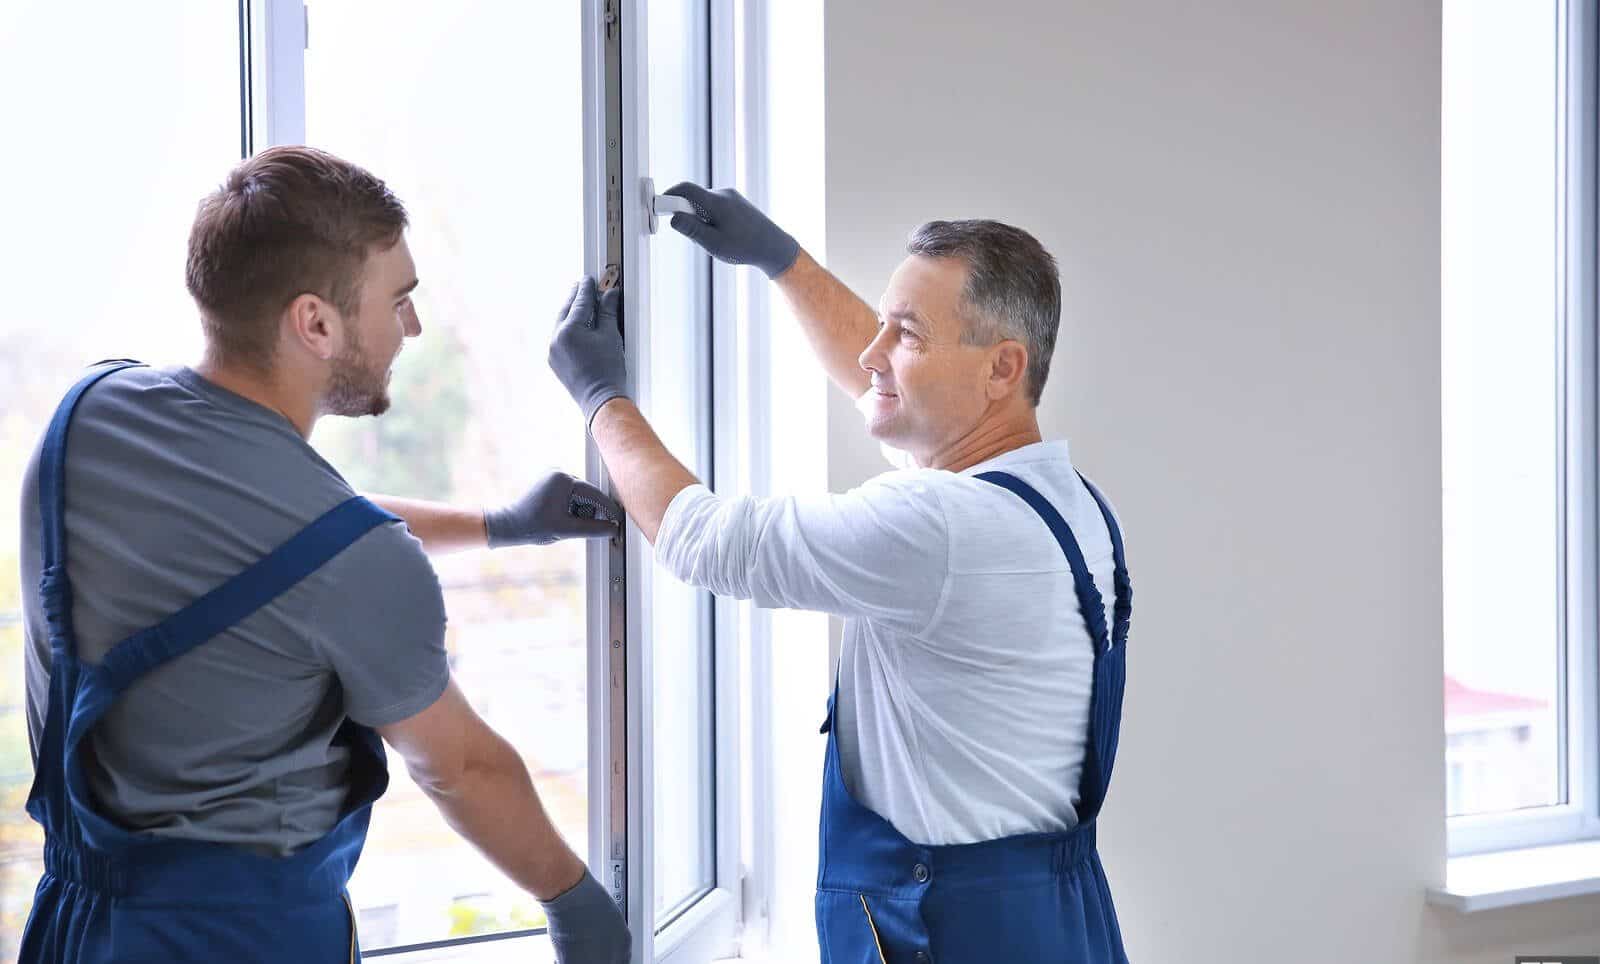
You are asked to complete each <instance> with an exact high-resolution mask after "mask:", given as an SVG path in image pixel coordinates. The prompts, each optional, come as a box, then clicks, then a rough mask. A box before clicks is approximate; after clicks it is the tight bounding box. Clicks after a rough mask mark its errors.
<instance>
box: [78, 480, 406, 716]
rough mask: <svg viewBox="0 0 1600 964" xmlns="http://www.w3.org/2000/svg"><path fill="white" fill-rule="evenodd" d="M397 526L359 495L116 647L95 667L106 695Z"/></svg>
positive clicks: (334, 508) (239, 619)
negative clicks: (381, 529) (386, 526)
mask: <svg viewBox="0 0 1600 964" xmlns="http://www.w3.org/2000/svg"><path fill="white" fill-rule="evenodd" d="M397 521H399V519H398V517H397V516H394V515H391V514H390V513H388V512H386V511H384V510H383V509H380V508H378V506H376V505H374V504H373V503H372V502H370V501H368V500H367V499H365V498H362V497H361V496H354V497H352V498H350V499H347V500H346V501H344V502H341V503H339V504H338V505H336V506H334V507H333V508H332V509H329V510H328V511H327V512H326V513H324V514H323V515H322V516H321V517H320V518H318V519H317V520H316V521H314V522H312V523H311V524H310V525H308V526H306V527H305V528H304V529H301V530H300V531H299V532H297V533H295V534H294V535H293V536H291V537H290V538H289V540H288V541H287V542H285V543H283V544H282V545H280V546H278V548H276V549H274V550H272V551H271V552H270V553H268V554H267V555H266V556H264V557H262V558H261V559H260V560H258V561H257V562H256V563H255V564H254V565H252V566H251V567H250V568H248V569H246V570H244V571H243V572H241V573H239V574H238V575H236V576H234V577H233V578H232V579H229V580H228V581H227V582H225V583H223V584H222V585H220V586H218V587H217V588H215V589H213V590H211V591H210V592H208V593H206V594H205V595H204V596H201V597H200V598H199V599H197V600H195V601H194V602H192V603H190V604H189V605H188V606H185V607H184V608H183V609H181V610H179V611H178V612H176V613H174V614H173V615H171V616H169V617H167V618H166V619H164V620H162V621H161V622H160V623H158V624H157V625H155V626H152V627H150V628H149V629H145V630H141V631H140V632H137V633H135V634H133V635H132V636H130V637H128V638H127V639H125V640H123V641H122V642H120V643H118V644H117V645H116V646H115V647H113V648H112V650H111V652H109V653H107V654H106V657H105V659H104V660H102V661H101V662H100V665H99V667H98V672H99V674H100V675H101V677H102V678H103V679H104V681H105V683H106V684H107V685H108V686H109V687H110V688H111V690H112V691H114V692H121V691H122V690H123V689H125V688H126V687H127V686H128V685H129V684H131V683H132V682H133V681H134V680H136V679H138V678H139V677H141V676H143V675H144V674H146V673H148V672H150V671H151V670H153V669H155V668H156V667H158V666H160V665H162V664H163V663H166V662H169V661H170V660H174V659H177V658H178V657H179V656H182V655H183V654H184V653H187V652H189V651H190V650H192V649H195V648H197V647H199V646H200V645H201V644H202V643H205V642H207V641H208V640H210V639H212V638H214V637H215V636H217V635H218V634H219V633H221V632H222V631H223V630H225V629H227V628H228V627H230V626H232V625H234V624H236V623H238V622H240V621H242V620H244V619H245V618H247V617H248V616H250V615H251V614H252V613H254V612H255V611H256V610H258V609H260V608H261V607H263V606H265V605H266V604H267V603H270V602H271V601H272V600H274V599H276V598H278V597H279V596H280V595H282V594H283V593H285V592H287V591H288V590H289V589H290V588H292V587H293V586H294V585H295V584H296V583H298V582H300V580H302V579H304V578H305V577H307V576H309V575H311V574H312V573H313V572H316V571H317V570H318V569H320V568H322V566H323V565H324V564H326V563H327V562H328V561H329V560H331V559H332V558H333V557H334V556H337V555H338V554H339V553H341V552H343V551H344V550H345V549H346V548H348V547H349V546H350V545H351V544H352V543H354V542H355V541H356V540H357V539H359V538H361V537H362V536H363V535H366V534H367V533H368V532H370V531H371V530H372V529H374V528H376V527H377V526H379V525H382V524H383V523H385V522H397Z"/></svg>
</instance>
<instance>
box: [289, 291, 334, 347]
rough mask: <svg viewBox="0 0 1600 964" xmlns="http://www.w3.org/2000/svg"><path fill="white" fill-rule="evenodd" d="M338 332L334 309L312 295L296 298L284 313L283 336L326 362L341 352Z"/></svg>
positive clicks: (302, 295)
mask: <svg viewBox="0 0 1600 964" xmlns="http://www.w3.org/2000/svg"><path fill="white" fill-rule="evenodd" d="M337 329H338V326H337V323H336V319H335V318H334V317H333V309H332V308H331V306H329V305H328V303H327V302H325V301H323V300H322V299H321V298H319V297H317V296H316V295H314V294H310V293H309V292H308V293H305V294H301V295H297V296H295V299H294V300H293V301H291V302H289V307H288V308H286V309H285V310H284V333H285V334H286V335H288V336H289V339H290V343H291V344H294V345H297V346H299V347H300V348H302V349H304V350H305V351H307V352H309V353H310V354H312V355H314V356H316V357H317V358H320V359H322V360H323V361H329V360H331V359H332V358H333V357H334V356H335V355H337V354H338V353H339V345H338V339H339V337H340V332H339V331H338V330H337Z"/></svg>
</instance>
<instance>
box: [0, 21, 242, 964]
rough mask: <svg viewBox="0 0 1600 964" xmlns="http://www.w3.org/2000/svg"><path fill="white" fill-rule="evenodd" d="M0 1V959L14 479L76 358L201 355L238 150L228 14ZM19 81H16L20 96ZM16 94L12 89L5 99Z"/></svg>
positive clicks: (14, 705)
mask: <svg viewBox="0 0 1600 964" xmlns="http://www.w3.org/2000/svg"><path fill="white" fill-rule="evenodd" d="M94 21H95V22H94V23H93V25H92V29H91V27H90V25H87V24H85V22H84V18H83V11H82V10H81V9H79V8H78V7H77V6H75V5H72V4H60V3H51V2H46V0H37V2H33V3H16V2H12V3H8V4H6V6H5V9H4V12H3V13H0V91H5V92H7V93H5V94H0V103H3V104H4V110H3V113H4V115H5V118H6V126H7V127H8V128H9V129H11V130H13V131H27V132H28V135H27V140H28V142H29V144H30V145H32V146H31V147H29V148H28V149H26V150H8V151H5V152H4V153H0V184H4V185H6V187H7V188H8V189H9V190H6V191H5V203H4V208H5V221H6V227H5V230H3V231H0V264H4V265H5V266H6V274H7V277H9V278H14V279H18V280H19V282H20V280H21V279H26V283H16V284H11V285H8V286H7V288H6V297H7V299H8V300H9V302H10V304H9V305H8V306H7V310H6V311H5V312H4V313H3V314H0V385H4V386H5V408H4V411H3V412H0V507H3V510H0V667H4V670H3V671H0V960H13V959H15V957H16V954H17V944H16V941H17V938H18V936H19V934H20V933H21V930H22V926H23V924H24V922H25V921H26V920H27V914H28V908H29V906H30V905H31V903H32V900H33V889H34V885H35V884H37V883H38V880H39V873H40V864H39V855H40V854H39V851H40V845H41V842H42V840H41V836H40V834H39V833H38V827H37V825H35V824H34V823H33V821H32V820H31V819H29V818H28V816H27V815H26V814H25V813H24V812H23V809H22V807H23V803H24V802H25V801H26V799H27V795H28V788H29V785H30V783H31V782H32V779H33V764H32V760H31V759H30V757H29V752H28V733H27V714H26V712H25V709H24V700H25V696H24V693H23V681H22V675H23V674H22V661H23V657H22V624H21V614H20V609H21V599H20V598H19V596H18V592H19V587H18V580H17V567H18V557H17V550H18V546H17V539H18V531H17V526H18V514H17V511H16V507H17V505H18V499H19V493H18V486H19V485H20V483H21V480H22V472H23V467H24V466H25V465H26V462H27V459H28V456H29V455H30V454H31V453H32V451H33V446H34V444H35V443H36V442H37V441H38V438H39V434H40V433H41V432H42V431H43V430H44V423H45V422H46V421H47V420H48V419H49V417H50V413H51V412H53V411H54V410H55V406H56V403H57V402H59V401H60V400H61V395H62V393H64V392H65V391H66V390H67V388H69V387H70V386H71V385H72V382H73V381H74V379H76V377H77V375H78V373H79V371H80V369H81V368H82V367H83V366H84V365H86V364H89V363H90V362H94V361H98V360H100V359H103V358H113V357H130V358H138V359H141V360H143V361H147V362H150V363H151V364H159V365H181V364H189V363H193V362H195V361H198V360H199V357H200V346H201V334H200V320H199V316H198V314H196V312H195V308H194V303H193V302H192V301H190V300H189V294H188V292H187V291H186V290H185V289H184V283H183V272H184V258H185V246H186V244H187V241H188V237H189V225H190V222H191V221H192V220H193V219H194V212H195V205H196V204H197V203H199V201H200V198H201V197H203V196H204V195H205V194H206V193H207V192H209V191H210V190H212V188H214V187H215V186H216V185H217V184H219V183H220V182H221V181H222V179H223V177H224V175H226V173H227V171H228V168H230V167H231V166H233V165H234V164H236V163H238V160H239V127H240V117H239V83H238V78H239V23H238V18H237V14H236V11H235V5H234V4H231V3H215V2H212V0H188V2H182V3H163V4H137V5H134V4H102V5H100V6H97V7H96V9H95V12H94ZM24 92H25V93H24ZM12 95H15V96H12Z"/></svg>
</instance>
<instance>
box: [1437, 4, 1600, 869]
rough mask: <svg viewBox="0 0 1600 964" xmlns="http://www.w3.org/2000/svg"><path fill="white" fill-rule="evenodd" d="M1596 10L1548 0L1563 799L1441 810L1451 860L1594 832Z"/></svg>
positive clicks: (1598, 748)
mask: <svg viewBox="0 0 1600 964" xmlns="http://www.w3.org/2000/svg"><path fill="white" fill-rule="evenodd" d="M1596 27H1597V17H1596V12H1595V10H1594V8H1593V6H1592V5H1591V4H1588V3H1586V2H1583V0H1556V39H1555V43H1556V44H1557V50H1556V78H1555V82H1556V84H1557V95H1556V96H1557V117H1556V144H1555V159H1556V170H1555V182H1556V191H1555V197H1554V203H1555V205H1556V244H1557V256H1556V278H1555V283H1556V285H1557V298H1556V306H1557V318H1556V319H1555V321H1556V324H1557V325H1558V326H1559V332H1558V344H1559V345H1560V346H1561V347H1560V357H1559V358H1558V359H1557V361H1556V372H1557V379H1556V383H1557V388H1556V392H1557V398H1556V401H1557V406H1556V409H1557V419H1558V426H1557V432H1558V435H1557V438H1558V452H1559V453H1560V455H1559V456H1558V457H1559V458H1560V459H1561V465H1560V466H1559V470H1558V472H1557V498H1556V503H1557V515H1558V518H1557V520H1556V523H1557V526H1558V530H1559V531H1558V550H1557V551H1558V557H1559V558H1558V560H1557V579H1556V587H1555V593H1554V598H1553V599H1552V601H1553V602H1554V603H1555V605H1556V606H1557V609H1558V613H1559V615H1558V626H1559V629H1560V634H1561V638H1560V640H1559V647H1558V652H1559V653H1560V656H1559V657H1558V659H1557V667H1556V668H1557V673H1558V679H1557V687H1556V691H1557V699H1558V701H1559V702H1558V707H1557V719H1558V722H1559V726H1558V733H1559V735H1558V740H1559V743H1558V747H1557V753H1556V758H1557V762H1558V766H1559V767H1560V768H1561V773H1560V779H1559V786H1560V788H1561V790H1562V794H1561V795H1562V797H1563V798H1564V800H1565V802H1563V803H1559V804H1553V805H1550V806H1545V807H1531V808H1527V809H1523V810H1517V811H1510V812H1500V813H1485V814H1468V815H1462V816H1453V817H1447V818H1446V831H1447V839H1448V853H1449V856H1451V857H1463V856H1468V855H1472V854H1479V853H1489V852H1495V851H1504V850H1513V849H1520V848H1528V847H1537V846H1545V845H1551V844H1558V843H1567V842H1574V841H1578V840H1588V839H1595V838H1600V715H1597V704H1600V619H1597V615H1600V613H1597V595H1600V594H1597V590H1596V580H1597V579H1600V538H1597V533H1600V493H1597V475H1600V467H1597V465H1596V459H1597V458H1600V443H1597V435H1596V430H1597V422H1600V412H1597V407H1596V406H1597V398H1600V392H1597V389H1596V380H1597V378H1600V366H1597V364H1596V359H1595V353H1596V348H1597V345H1600V337H1597V330H1596V324H1597V311H1596V271H1597V264H1596V251H1597V248H1596V226H1597V224H1600V210H1597V207H1596V205H1597V202H1600V183H1597V177H1596V160H1597V156H1600V145H1597V144H1596V132H1597V123H1596V118H1595V112H1596V110H1597V109H1600V87H1597V57H1596Z"/></svg>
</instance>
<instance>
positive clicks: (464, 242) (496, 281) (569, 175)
mask: <svg viewBox="0 0 1600 964" xmlns="http://www.w3.org/2000/svg"><path fill="white" fill-rule="evenodd" d="M487 12H488V11H486V9H485V8H484V7H483V6H482V5H461V4H444V3H436V2H431V0H403V2H398V0H362V2H355V0H337V2H327V0H322V2H318V0H313V2H312V3H311V4H310V10H309V18H310V20H309V22H310V47H309V49H308V50H307V53H306V102H307V103H306V139H307V141H308V142H309V143H310V144H312V145H314V146H317V147H321V148H325V149H327V150H330V151H332V152H334V153H335V154H338V155H340V156H343V157H346V158H348V159H350V160H352V161H354V162H356V163H358V164H361V165H363V166H365V167H367V168H368V169H370V170H371V171H372V172H373V173H375V174H377V175H378V176H379V177H381V178H383V179H384V180H386V181H387V182H388V183H389V185H390V186H391V187H392V188H393V189H394V191H395V192H396V194H398V195H399V197H400V199H401V200H402V201H403V202H404V203H405V204H406V207H407V208H408V210H409V211H410V213H411V229H410V232H409V234H408V240H409V243H410V246H411V250H412V254H413V255H414V257H415V259H416V262H417V270H418V276H419V277H420V279H421V282H422V284H421V287H420V288H419V289H418V291H417V295H416V300H417V305H418V311H419V314H420V316H421V319H422V328H423V333H422V336H421V337H420V338H418V339H416V340H415V341H414V342H412V343H411V344H409V345H408V346H407V348H406V350H405V352H403V353H402V355H401V357H400V360H399V362H398V364H396V366H395V369H394V382H393V391H392V395H393V398H394V406H393V408H391V409H390V411H389V412H388V413H387V414H385V415H384V416H383V417H381V418H379V419H365V420H360V421H351V420H340V419H329V420H326V421H325V422H324V423H323V424H321V425H319V426H318V428H317V435H316V438H315V439H314V442H315V444H316V445H317V447H318V448H319V449H321V450H322V451H323V452H324V453H326V454H327V455H328V456H329V457H330V459H331V461H333V463H334V464H335V465H337V466H339V467H340V468H341V470H343V471H345V472H346V474H347V476H348V477H349V478H350V481H351V482H352V484H354V485H356V486H357V487H360V488H365V489H369V490H372V491H378V492H384V493H388V494H396V495H410V496H417V497H422V498H432V499H447V500H451V501H454V502H460V503H466V504H472V505H478V504H493V503H497V502H504V501H507V500H510V499H512V498H514V497H516V496H518V495H520V494H521V493H522V492H523V491H524V489H525V487H526V486H527V485H529V484H530V483H531V482H532V480H533V479H534V478H535V477H536V476H537V475H538V474H539V473H541V472H542V471H544V470H545V469H547V468H551V467H555V468H560V469H563V470H565V471H568V472H572V473H574V474H578V475H581V474H583V470H584V451H585V448H584V441H585V436H584V427H583V421H582V419H581V418H580V417H579V416H578V412H577V409H576V408H575V407H574V406H573V404H572V401H571V399H570V398H569V397H568V396H567V394H566V392H565V391H564V390H563V389H562V388H561V386H560V384H559V383H557V382H556V380H555V378H554V376H553V375H552V374H551V373H550V371H549V369H548V368H547V367H546V364H545V352H546V346H547V345H548V342H549V336H550V330H551V328H552V326H553V325H554V320H555V314H556V312H557V311H558V310H559V309H560V308H561V305H562V303H563V301H564V299H565V296H566V294H567V292H568V289H569V288H570V286H571V285H572V283H573V282H574V281H576V280H577V279H578V278H579V277H580V275H581V273H582V270H583V209H582V201H583V142H582V130H583V125H582V98H581V92H582V75H581V70H580V66H581V65H580V62H579V57H580V52H581V47H580V46H579V36H580V24H579V7H578V5H577V4H534V3H499V4H496V5H495V6H494V10H493V15H492V16H488V15H486V14H487ZM435 566H436V568H437V569H438V571H439V576H440V579H441V580H442V581H443V583H444V585H445V601H446V605H447V607H448V611H449V619H450V623H449V627H450V628H449V631H448V632H449V635H448V640H447V645H448V647H449V651H450V655H451V662H452V665H453V666H454V671H455V675H456V678H457V679H458V680H459V681H460V683H461V687H462V689H463V691H464V692H465V693H466V694H467V696H468V698H469V699H470V700H471V701H472V703H473V706H474V707H476V709H477V710H478V712H479V713H481V714H482V715H483V716H484V718H485V719H487V720H488V721H489V723H490V725H492V726H493V727H494V728H495V729H496V730H498V731H499V732H500V733H501V734H503V735H504V736H505V737H506V738H507V739H509V740H510V741H511V742H512V743H513V744H514V745H515V746H516V747H517V749H518V750H519V751H520V752H521V754H522V757H523V759H524V760H525V761H526V762H527V764H528V769H529V770H530V771H531V772H532V773H533V778H534V782H535V784H536V785H537V786H538V788H539V792H540V794H541V795H542V796H543V798H544V802H545V806H546V807H547V808H548V809H549V810H550V812H551V814H552V815H553V817H554V818H555V821H556V823H557V825H558V826H559V827H560V828H561V831H562V833H563V834H564V835H565V836H566V838H567V840H568V841H569V842H570V843H571V844H572V845H573V847H574V849H576V850H577V851H578V852H579V853H582V852H584V851H585V849H586V847H587V841H588V814H587V787H588V784H587V775H586V768H587V712H586V709H585V653H584V650H585V621H584V620H585V615H584V547H583V545H582V544H581V543H578V542H568V543H562V544H558V545H555V546H550V547H542V548H525V549H516V550H500V551H496V552H493V553H482V552H480V553H467V554H464V555H457V556H448V557H443V558H439V559H437V560H435ZM391 770H392V780H391V783H390V788H389V792H388V794H387V795H386V796H385V797H384V798H383V800H381V801H380V802H379V804H378V807H377V809H376V812H375V814H374V817H373V822H372V831H371V836H370V838H369V840H368V844H367V850H366V854H365V856H363V857H362V860H361V864H360V866H359V869H358V870H357V872H356V876H355V880H354V881H353V882H352V885H351V888H350V889H351V894H352V897H353V899H354V901H355V904H356V911H357V915H358V920H359V924H360V928H361V935H362V943H363V945H364V946H366V947H368V948H376V947H385V946H393V945H397V944H413V943H418V942H422V941H435V940H442V939H448V938H456V937H466V936H471V935H478V934H485V933H493V932H499V931H506V930H515V929H521V928H528V927H535V926H542V924H543V923H544V917H543V913H542V911H541V910H540V908H539V905H538V902H537V901H535V900H534V899H533V898H532V897H531V896H529V895H528V894H526V893H524V892H523V891H522V890H520V889H519V888H518V887H516V885H514V884H513V883H512V882H511V881H510V880H509V879H507V878H506V877H505V876H504V875H502V874H501V873H499V872H498V871H497V870H495V869H494V868H493V867H492V866H490V864H489V863H488V861H486V860H485V859H483V858H482V857H481V856H480V855H479V854H478V853H477V852H476V851H474V850H473V848H472V847H470V846H468V845H467V844H466V843H464V842H463V841H462V840H461V839H460V838H459V837H457V836H456V835H455V834H454V833H453V832H452V831H451V830H450V829H449V827H447V826H446V825H445V823H444V821H443V820H442V819H441V818H440V817H439V815H438V813H437V811H436V810H435V809H434V806H433V804H432V803H431V802H429V801H428V800H427V798H426V797H424V796H423V794H422V792H421V791H420V790H419V789H418V788H417V787H416V786H415V785H414V784H413V783H412V782H411V781H410V779H409V778H408V777H407V776H406V774H405V770H404V767H402V766H399V765H398V763H397V762H396V764H395V765H394V766H392V768H391Z"/></svg>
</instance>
